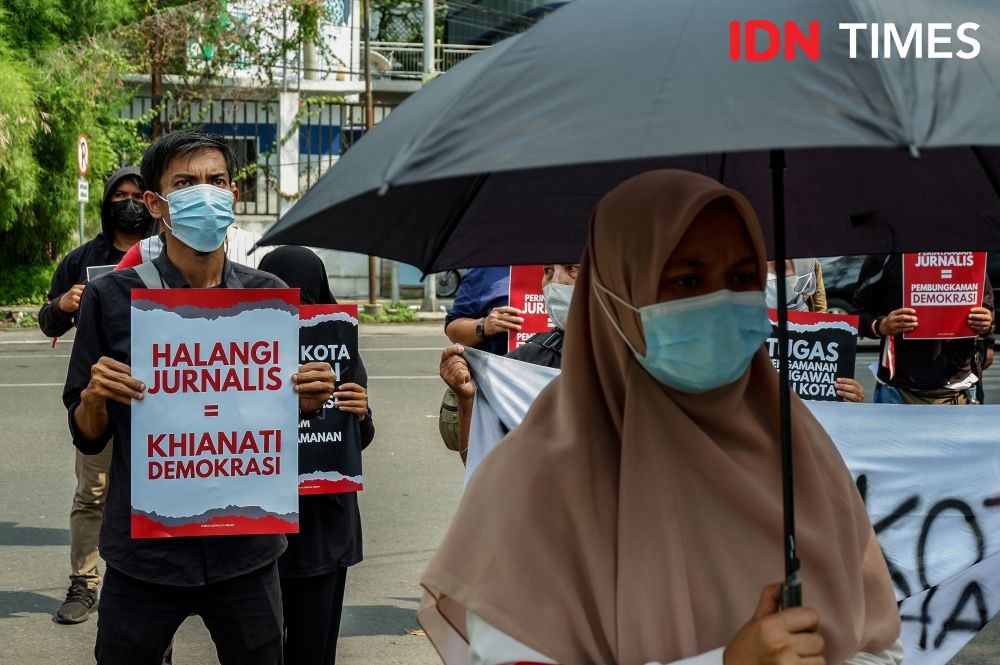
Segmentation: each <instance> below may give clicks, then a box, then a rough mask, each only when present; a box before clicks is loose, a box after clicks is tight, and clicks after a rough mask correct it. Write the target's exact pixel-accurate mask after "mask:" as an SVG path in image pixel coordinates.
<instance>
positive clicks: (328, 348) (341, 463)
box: [299, 305, 368, 494]
mask: <svg viewBox="0 0 1000 665" xmlns="http://www.w3.org/2000/svg"><path fill="white" fill-rule="evenodd" d="M300 317H301V328H300V329H299V362H300V363H302V364H305V363H307V362H328V363H330V365H331V366H332V367H333V373H334V374H336V375H337V386H340V385H341V384H344V383H357V384H360V385H362V386H365V385H367V384H368V376H367V374H366V373H365V368H364V365H362V364H361V361H360V359H359V357H358V306H357V305H302V306H301V308H300ZM334 404H335V400H334V399H333V398H332V397H331V398H330V399H329V400H328V401H327V402H326V404H324V405H323V409H322V410H321V411H320V413H319V415H318V416H315V417H313V418H310V419H304V420H301V421H299V494H336V493H338V492H357V491H359V490H361V489H363V487H364V480H363V478H362V475H361V429H360V427H359V426H358V419H357V417H355V415H354V414H353V413H345V412H343V411H340V410H338V409H337V408H336V407H335V406H334Z"/></svg>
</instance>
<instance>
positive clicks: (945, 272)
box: [941, 268, 951, 279]
mask: <svg viewBox="0 0 1000 665" xmlns="http://www.w3.org/2000/svg"><path fill="white" fill-rule="evenodd" d="M941 279H951V268H943V269H942V270H941Z"/></svg>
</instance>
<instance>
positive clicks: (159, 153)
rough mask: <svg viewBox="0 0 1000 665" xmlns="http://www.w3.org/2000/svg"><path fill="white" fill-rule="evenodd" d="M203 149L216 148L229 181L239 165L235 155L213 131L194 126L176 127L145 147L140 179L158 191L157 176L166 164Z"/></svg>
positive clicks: (158, 182)
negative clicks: (203, 130)
mask: <svg viewBox="0 0 1000 665" xmlns="http://www.w3.org/2000/svg"><path fill="white" fill-rule="evenodd" d="M202 150H218V151H219V152H221V153H222V157H223V158H224V159H225V160H226V169H227V170H228V171H229V178H230V180H232V178H233V176H234V175H235V173H236V171H237V170H238V169H239V165H238V164H237V163H236V154H235V153H234V152H233V149H232V148H230V147H229V145H228V144H227V143H226V142H225V140H224V139H223V138H222V137H221V136H218V135H216V134H207V133H205V132H201V131H198V130H196V129H179V130H177V131H176V132H170V133H169V134H164V135H163V136H161V137H160V138H158V139H156V141H155V142H154V143H153V145H151V146H149V147H148V148H146V152H145V154H143V156H142V166H141V167H140V169H139V170H140V171H141V172H142V179H143V181H144V182H145V183H146V187H147V188H149V189H151V190H153V191H154V192H156V193H157V194H159V193H160V192H161V189H162V186H161V185H160V176H162V175H163V171H164V170H166V168H167V165H168V164H169V163H170V162H171V161H172V160H173V159H174V158H176V157H183V156H184V155H190V154H193V153H196V152H201V151H202Z"/></svg>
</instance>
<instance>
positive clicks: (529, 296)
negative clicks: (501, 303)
mask: <svg viewBox="0 0 1000 665" xmlns="http://www.w3.org/2000/svg"><path fill="white" fill-rule="evenodd" d="M544 274H545V268H544V266H541V265H537V266H511V267H510V306H511V307H516V308H518V309H519V310H521V316H522V317H523V318H524V323H522V324H521V330H520V331H518V332H517V333H514V334H512V335H508V336H507V339H508V342H507V350H508V351H513V350H514V349H516V348H517V347H519V346H521V345H522V344H524V343H525V342H527V341H528V340H529V339H530V338H531V337H532V336H533V335H537V334H538V333H545V332H549V331H551V330H552V329H553V328H555V325H554V324H553V323H552V321H551V320H550V319H549V313H548V311H547V310H546V309H545V296H544V295H543V294H542V277H543V276H544Z"/></svg>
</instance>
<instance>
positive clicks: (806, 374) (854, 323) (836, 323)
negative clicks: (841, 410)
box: [765, 309, 858, 401]
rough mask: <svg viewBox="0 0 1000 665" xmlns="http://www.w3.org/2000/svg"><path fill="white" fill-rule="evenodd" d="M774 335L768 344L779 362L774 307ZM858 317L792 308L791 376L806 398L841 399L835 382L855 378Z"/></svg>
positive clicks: (771, 353) (801, 394)
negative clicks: (794, 310) (798, 310)
mask: <svg viewBox="0 0 1000 665" xmlns="http://www.w3.org/2000/svg"><path fill="white" fill-rule="evenodd" d="M768 316H769V317H770V319H771V326H772V329H771V336H770V337H769V338H768V339H767V342H766V344H765V346H766V348H767V353H768V355H769V356H771V362H772V363H773V364H774V368H775V369H779V368H780V364H779V362H778V329H777V325H778V324H777V321H778V313H777V312H776V311H775V310H773V309H772V310H770V311H769V312H768ZM857 351H858V317H856V316H845V315H842V314H825V313H819V312H788V379H789V382H790V385H791V387H792V390H793V391H794V392H795V394H796V395H798V396H799V397H801V398H802V399H813V400H826V401H838V400H840V398H839V397H837V391H836V388H835V386H834V382H835V381H836V380H837V379H838V378H844V379H853V378H854V359H855V357H856V356H857Z"/></svg>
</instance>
